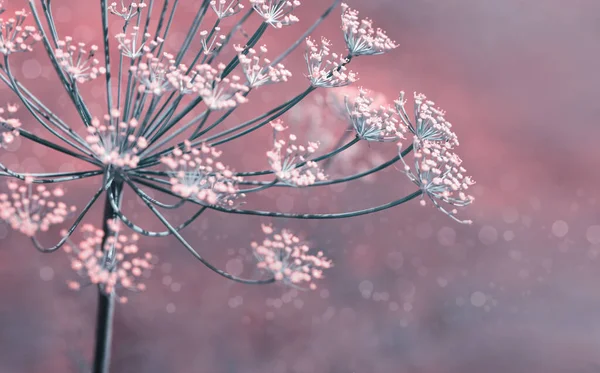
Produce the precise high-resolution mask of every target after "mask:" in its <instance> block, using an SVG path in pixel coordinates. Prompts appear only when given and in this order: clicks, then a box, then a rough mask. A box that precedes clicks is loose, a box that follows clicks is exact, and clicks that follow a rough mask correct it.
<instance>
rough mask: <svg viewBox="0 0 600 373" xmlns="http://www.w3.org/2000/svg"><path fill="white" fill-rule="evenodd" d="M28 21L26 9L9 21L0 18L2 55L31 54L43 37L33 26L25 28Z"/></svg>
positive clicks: (0, 47)
mask: <svg viewBox="0 0 600 373" xmlns="http://www.w3.org/2000/svg"><path fill="white" fill-rule="evenodd" d="M26 19H27V13H26V12H25V9H23V10H19V11H17V12H15V16H14V17H11V18H9V19H8V20H6V21H5V20H3V19H2V18H0V53H1V54H4V55H8V54H11V53H16V52H30V51H32V50H33V48H32V46H33V44H34V43H35V42H37V41H40V40H42V36H41V35H40V33H39V32H37V30H36V29H35V27H33V26H23V24H24V23H25V20H26Z"/></svg>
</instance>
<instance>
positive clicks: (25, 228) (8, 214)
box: [0, 178, 75, 237]
mask: <svg viewBox="0 0 600 373" xmlns="http://www.w3.org/2000/svg"><path fill="white" fill-rule="evenodd" d="M7 184H8V190H9V192H8V193H2V194H0V219H2V220H4V221H5V222H6V223H8V224H9V225H10V226H11V227H12V229H14V230H17V231H19V232H21V233H23V234H24V235H26V236H29V237H33V236H34V235H35V234H36V233H37V232H39V231H42V232H45V231H47V230H48V229H49V228H50V226H51V225H54V224H61V223H63V222H64V221H65V219H66V218H67V217H68V216H69V215H70V214H71V213H72V212H74V211H75V206H67V205H66V204H65V203H64V202H61V201H60V198H61V197H63V196H64V194H65V192H64V190H63V189H62V188H54V189H52V190H50V189H48V188H46V187H45V186H44V185H33V183H32V179H31V178H25V185H19V184H18V183H17V182H15V181H9V182H8V183H7Z"/></svg>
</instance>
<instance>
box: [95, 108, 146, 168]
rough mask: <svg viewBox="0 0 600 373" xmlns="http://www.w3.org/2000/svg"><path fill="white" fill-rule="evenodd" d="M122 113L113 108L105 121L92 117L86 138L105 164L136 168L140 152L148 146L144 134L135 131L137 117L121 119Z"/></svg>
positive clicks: (105, 117)
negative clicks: (136, 133) (138, 134)
mask: <svg viewBox="0 0 600 373" xmlns="http://www.w3.org/2000/svg"><path fill="white" fill-rule="evenodd" d="M120 115H121V113H120V112H119V110H117V109H113V110H112V111H111V113H110V115H105V116H104V118H103V121H100V119H98V118H93V119H92V125H91V126H89V127H88V128H87V130H88V136H87V137H86V138H85V139H86V141H87V142H88V144H90V146H91V149H92V151H93V152H94V154H95V155H96V157H97V158H98V160H100V161H101V162H102V163H103V164H104V165H107V166H108V165H111V166H114V167H116V168H120V169H122V168H134V167H136V166H137V164H138V162H139V160H140V159H139V157H138V153H139V152H140V151H141V150H143V149H145V148H146V147H147V146H148V143H147V141H146V139H145V138H144V137H143V136H136V135H135V134H134V133H135V131H136V129H137V127H138V122H137V120H136V119H135V118H132V119H130V120H129V121H128V122H122V121H120Z"/></svg>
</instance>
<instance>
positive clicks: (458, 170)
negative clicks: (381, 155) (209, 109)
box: [401, 140, 475, 224]
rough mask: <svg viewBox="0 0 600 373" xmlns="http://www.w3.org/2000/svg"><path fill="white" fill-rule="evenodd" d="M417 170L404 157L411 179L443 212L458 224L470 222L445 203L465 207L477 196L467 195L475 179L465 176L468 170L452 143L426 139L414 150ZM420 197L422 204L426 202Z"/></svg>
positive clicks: (405, 167) (403, 161)
mask: <svg viewBox="0 0 600 373" xmlns="http://www.w3.org/2000/svg"><path fill="white" fill-rule="evenodd" d="M414 158H415V160H414V170H413V169H412V168H411V167H410V166H409V165H408V164H407V163H406V161H405V160H404V158H403V157H401V159H402V163H404V171H405V173H406V175H407V176H408V178H409V179H410V180H411V181H412V182H413V183H415V185H417V186H418V187H419V188H420V189H421V191H422V192H423V197H425V196H427V197H429V198H430V199H431V201H432V203H433V204H434V206H435V207H436V208H438V209H439V210H440V211H442V212H443V213H445V214H446V215H448V216H449V217H451V218H452V219H454V220H455V221H457V222H459V223H464V224H471V220H460V219H458V218H457V217H456V214H457V213H458V211H457V210H456V208H452V209H447V208H446V207H444V206H443V205H442V204H440V202H443V203H445V204H448V205H451V206H455V207H464V206H467V205H469V204H471V203H472V202H473V200H474V197H473V196H471V195H468V194H467V190H468V189H469V187H470V186H471V185H473V184H475V182H474V181H473V180H472V179H471V177H469V176H465V172H466V170H465V169H464V168H463V167H462V166H461V163H462V160H461V159H460V158H459V157H458V155H456V154H455V153H454V152H453V151H452V145H451V144H450V143H449V142H435V141H428V140H424V141H422V142H421V144H420V146H419V147H418V148H416V149H415V154H414ZM425 204H426V202H425V199H421V205H425Z"/></svg>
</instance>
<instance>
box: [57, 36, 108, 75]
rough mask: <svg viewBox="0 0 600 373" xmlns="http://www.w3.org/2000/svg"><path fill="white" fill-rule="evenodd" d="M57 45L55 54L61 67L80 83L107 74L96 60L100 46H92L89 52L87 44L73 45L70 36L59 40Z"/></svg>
mask: <svg viewBox="0 0 600 373" xmlns="http://www.w3.org/2000/svg"><path fill="white" fill-rule="evenodd" d="M57 45H58V48H56V51H55V54H56V59H57V60H58V63H59V64H60V67H61V68H62V69H63V70H64V71H65V72H66V73H67V75H68V76H69V77H70V78H71V79H73V80H75V81H77V82H78V83H85V82H88V81H90V80H94V79H96V78H97V77H98V76H100V75H102V74H105V73H106V69H105V68H104V67H103V66H100V61H99V60H98V59H97V58H95V55H96V52H97V51H98V46H96V45H91V46H90V47H89V50H88V49H87V48H86V45H85V43H73V38H71V37H70V36H67V37H66V38H65V40H59V41H58V42H57Z"/></svg>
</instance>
